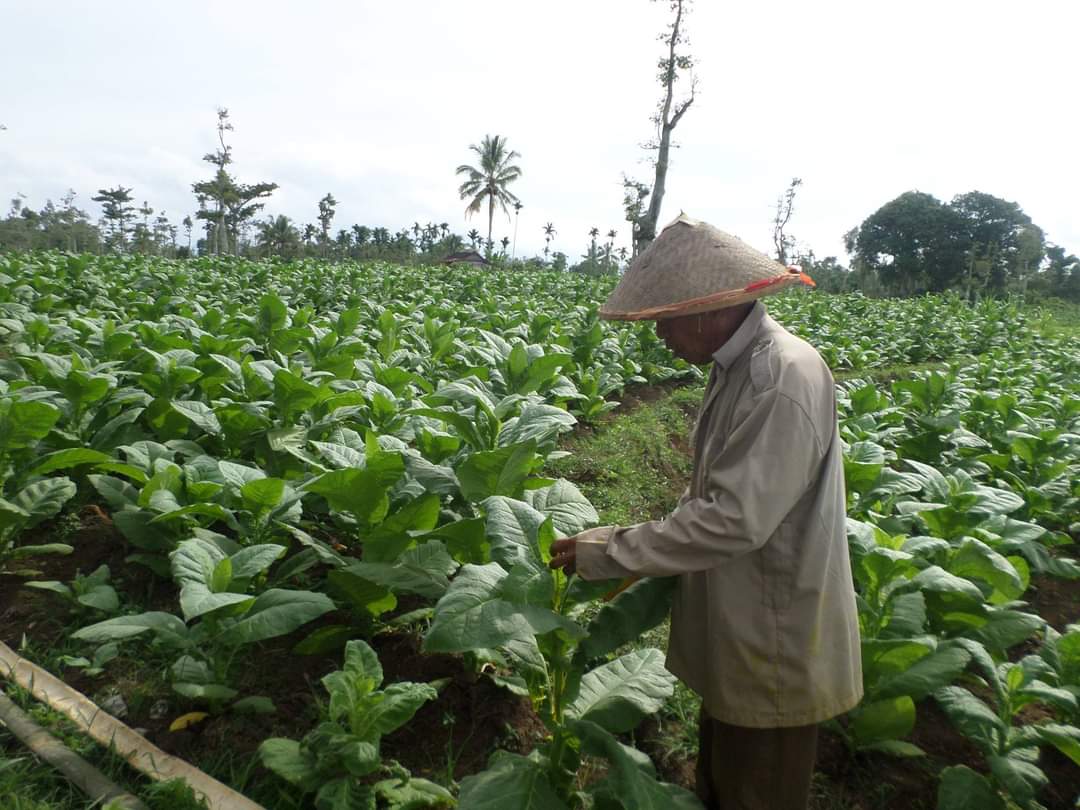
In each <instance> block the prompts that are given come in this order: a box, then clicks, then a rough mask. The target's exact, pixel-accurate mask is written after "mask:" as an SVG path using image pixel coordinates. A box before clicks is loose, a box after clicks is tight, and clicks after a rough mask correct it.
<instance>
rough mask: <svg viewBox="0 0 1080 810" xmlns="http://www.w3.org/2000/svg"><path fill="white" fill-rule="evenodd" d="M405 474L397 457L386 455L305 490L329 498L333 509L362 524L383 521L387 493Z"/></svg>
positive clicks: (329, 475)
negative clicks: (363, 466) (348, 515)
mask: <svg viewBox="0 0 1080 810" xmlns="http://www.w3.org/2000/svg"><path fill="white" fill-rule="evenodd" d="M404 472H405V463H404V462H403V461H402V459H401V456H400V455H399V454H397V453H385V454H382V455H380V456H378V457H377V459H376V460H374V461H372V462H369V464H368V466H367V467H365V468H364V469H362V470H357V469H348V470H332V471H331V472H328V473H323V474H322V475H320V476H319V477H318V478H316V479H315V480H313V481H311V482H309V483H308V484H306V485H305V487H304V489H306V490H307V491H309V492H314V493H316V494H318V495H322V496H323V497H324V498H326V501H327V503H328V504H330V508H331V509H336V510H338V511H341V512H346V513H348V514H350V515H352V516H353V517H355V518H356V519H357V520H358V521H360V522H361V523H362V524H365V525H369V524H373V523H378V522H379V521H381V520H382V519H383V518H384V517H385V516H386V513H387V510H388V509H389V507H390V501H389V498H388V497H387V493H388V492H389V491H390V488H391V487H392V486H393V485H394V484H395V483H396V482H397V480H398V479H399V478H400V477H401V475H402V473H404Z"/></svg>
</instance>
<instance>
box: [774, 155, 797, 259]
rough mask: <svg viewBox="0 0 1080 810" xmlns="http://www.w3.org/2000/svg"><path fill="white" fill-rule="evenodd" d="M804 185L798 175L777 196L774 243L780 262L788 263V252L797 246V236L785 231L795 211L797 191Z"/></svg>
mask: <svg viewBox="0 0 1080 810" xmlns="http://www.w3.org/2000/svg"><path fill="white" fill-rule="evenodd" d="M801 185H802V180H800V179H799V178H798V177H793V178H791V182H790V183H788V187H787V188H786V189H784V191H783V192H782V193H781V194H780V196H778V197H777V198H776V216H774V217H773V236H772V240H773V245H774V246H775V247H776V260H777V261H778V262H780V264H787V263H788V254H789V253H790V252H791V249H792V248H793V247H795V237H794V236H791V235H790V234H787V233H785V232H784V229H785V228H787V224H788V223H789V222H790V221H791V215H792V214H793V213H795V192H796V191H797V190H798V188H799V186H801Z"/></svg>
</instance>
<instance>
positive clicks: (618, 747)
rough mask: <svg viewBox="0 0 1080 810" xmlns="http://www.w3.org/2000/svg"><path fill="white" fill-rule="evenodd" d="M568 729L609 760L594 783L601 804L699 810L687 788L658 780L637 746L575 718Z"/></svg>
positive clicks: (654, 809)
mask: <svg viewBox="0 0 1080 810" xmlns="http://www.w3.org/2000/svg"><path fill="white" fill-rule="evenodd" d="M570 726H571V728H572V729H573V730H574V731H575V733H577V734H578V736H580V737H581V739H582V747H583V750H584V751H585V752H587V753H589V754H592V755H593V756H600V757H603V758H605V759H606V760H607V761H608V762H609V763H610V768H611V769H610V772H609V774H608V776H607V777H606V778H605V779H604V780H603V781H601V782H600V783H599V784H597V785H595V786H594V787H593V789H592V792H593V794H594V795H595V796H596V798H597V799H598V800H599V802H603V804H602V805H601V806H604V807H613V806H619V807H632V808H634V810H702V805H701V802H700V801H698V799H697V797H696V796H694V794H692V793H691V792H690V791H688V790H686V789H685V788H681V787H679V786H677V785H672V784H668V783H666V782H661V781H659V780H658V779H657V778H656V772H655V770H654V769H653V767H652V763H651V762H650V761H649V758H648V757H647V756H645V754H643V753H642V752H641V751H639V750H637V749H636V748H632V747H630V746H628V745H624V744H623V743H621V742H619V741H618V740H617V739H616V738H615V737H614V736H612V735H611V734H610V733H609V732H608V731H606V730H605V729H603V728H601V727H600V726H598V725H597V724H595V723H591V722H589V721H587V720H575V721H572V722H571V724H570Z"/></svg>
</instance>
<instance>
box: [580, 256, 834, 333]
mask: <svg viewBox="0 0 1080 810" xmlns="http://www.w3.org/2000/svg"><path fill="white" fill-rule="evenodd" d="M796 284H804V285H806V286H808V287H813V286H815V285H814V281H813V279H811V278H810V276H808V275H807V274H806V273H803V272H801V271H799V270H798V269H792V270H789V271H788V272H786V273H781V274H779V275H776V276H774V277H772V278H769V279H765V280H763V281H755V282H754V283H753V284H748V285H746V286H745V287H743V288H742V289H737V290H722V291H721V292H718V293H712V294H711V295H706V296H702V297H701V298H692V299H690V300H688V301H678V302H676V303H673V304H664V305H663V306H658V307H651V308H649V309H639V310H633V311H625V312H618V311H613V310H609V309H605V308H604V307H601V308H600V317H601V318H603V319H604V320H607V321H658V320H662V319H664V318H678V317H680V316H683V315H700V314H702V313H703V312H712V311H714V310H717V309H725V308H726V307H734V306H738V305H739V304H745V303H748V302H750V301H755V300H757V299H758V298H763V297H765V296H766V295H774V294H775V293H778V292H781V291H782V290H785V289H787V288H788V287H791V286H793V285H796Z"/></svg>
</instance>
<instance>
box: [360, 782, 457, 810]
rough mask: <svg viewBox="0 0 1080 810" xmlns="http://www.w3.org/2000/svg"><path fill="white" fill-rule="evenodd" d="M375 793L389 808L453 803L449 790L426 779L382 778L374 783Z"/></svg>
mask: <svg viewBox="0 0 1080 810" xmlns="http://www.w3.org/2000/svg"><path fill="white" fill-rule="evenodd" d="M375 794H376V795H377V796H378V797H379V799H381V800H382V802H383V803H385V805H386V806H387V807H388V808H389V810H419V808H422V807H448V806H451V805H453V804H454V796H453V794H451V793H450V791H448V790H447V789H446V788H444V787H442V786H441V785H436V784H435V783H434V782H429V781H428V780H427V779H413V778H405V779H383V780H382V781H379V782H376V783H375Z"/></svg>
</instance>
